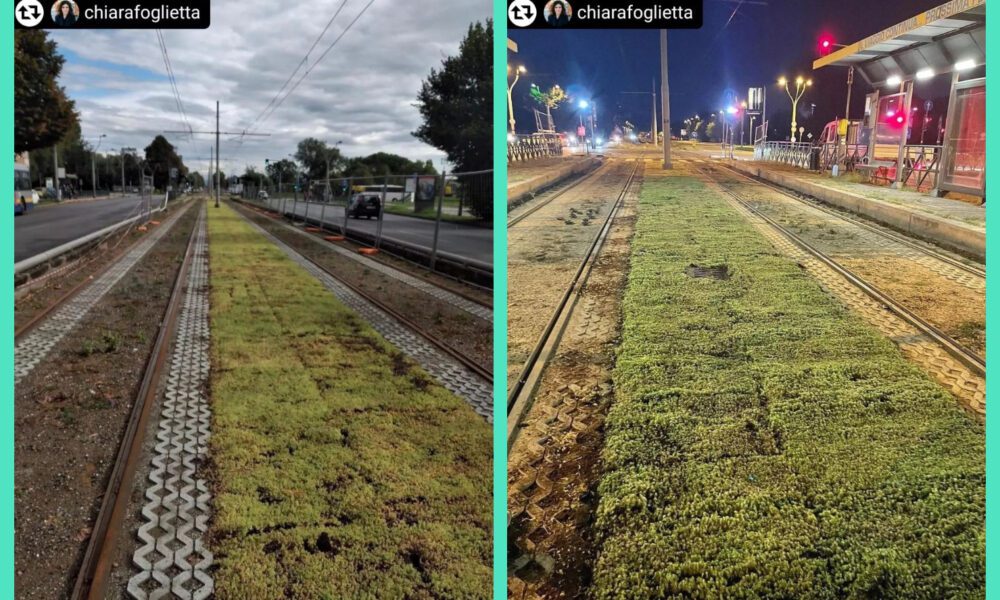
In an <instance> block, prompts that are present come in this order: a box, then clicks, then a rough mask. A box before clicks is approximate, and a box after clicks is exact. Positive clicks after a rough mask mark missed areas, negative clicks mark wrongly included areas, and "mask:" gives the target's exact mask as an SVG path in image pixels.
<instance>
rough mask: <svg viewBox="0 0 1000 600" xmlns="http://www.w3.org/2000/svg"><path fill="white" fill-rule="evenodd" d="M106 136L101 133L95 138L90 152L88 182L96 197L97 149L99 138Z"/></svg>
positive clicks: (99, 143)
mask: <svg viewBox="0 0 1000 600" xmlns="http://www.w3.org/2000/svg"><path fill="white" fill-rule="evenodd" d="M106 137H108V136H107V134H104V133H102V134H101V135H100V137H98V138H97V147H95V148H94V151H93V152H91V153H90V183H91V185H92V188H93V193H94V198H96V197H97V151H98V150H99V149H100V148H101V140H103V139H104V138H106Z"/></svg>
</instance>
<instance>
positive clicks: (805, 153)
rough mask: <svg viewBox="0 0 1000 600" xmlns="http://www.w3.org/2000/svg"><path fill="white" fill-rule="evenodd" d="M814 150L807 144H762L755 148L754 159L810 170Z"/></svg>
mask: <svg viewBox="0 0 1000 600" xmlns="http://www.w3.org/2000/svg"><path fill="white" fill-rule="evenodd" d="M812 149H813V145H812V144H810V143H807V142H762V143H759V144H757V145H756V146H754V149H753V159H754V160H762V161H767V162H777V163H782V164H786V165H792V166H795V167H799V168H802V169H808V168H809V167H810V159H811V156H812Z"/></svg>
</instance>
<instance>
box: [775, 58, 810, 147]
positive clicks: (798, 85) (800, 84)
mask: <svg viewBox="0 0 1000 600" xmlns="http://www.w3.org/2000/svg"><path fill="white" fill-rule="evenodd" d="M812 84H813V82H812V79H809V80H806V79H804V78H803V77H802V76H801V75H800V76H798V77H796V78H795V94H794V95H793V94H792V91H791V90H790V89H788V80H787V79H785V78H784V77H781V78H779V79H778V85H780V86H782V87H783V88H785V93H786V94H788V98H789V99H791V101H792V142H793V143H794V142H795V141H796V139H795V127H796V125H798V123H796V122H795V116H796V114H797V111H798V107H799V100H801V99H802V94H804V93H805V92H806V88H807V87H810V86H812Z"/></svg>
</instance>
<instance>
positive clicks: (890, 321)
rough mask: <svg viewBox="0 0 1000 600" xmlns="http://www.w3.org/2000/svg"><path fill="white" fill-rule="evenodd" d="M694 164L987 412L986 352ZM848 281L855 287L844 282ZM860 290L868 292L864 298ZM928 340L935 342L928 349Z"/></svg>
mask: <svg viewBox="0 0 1000 600" xmlns="http://www.w3.org/2000/svg"><path fill="white" fill-rule="evenodd" d="M694 169H695V171H696V172H698V173H699V174H701V176H702V177H703V178H704V179H705V180H706V181H707V182H708V183H709V184H710V185H711V186H712V187H714V188H715V189H717V190H719V191H721V192H722V193H723V194H725V196H727V197H728V198H729V199H730V200H731V201H732V202H733V203H734V206H735V207H736V208H737V209H738V210H740V211H741V212H743V213H744V214H745V215H746V216H748V218H750V220H751V222H753V223H754V224H755V225H757V226H758V228H759V229H761V230H762V231H763V232H764V233H765V235H766V236H767V237H768V238H769V239H771V241H772V242H773V243H775V244H776V245H778V246H779V249H782V250H784V251H785V252H786V253H787V254H790V255H791V256H792V257H794V258H799V257H804V258H807V259H808V261H803V260H800V264H803V266H804V267H805V268H806V269H807V270H809V271H811V272H812V273H813V274H814V275H816V276H817V277H818V278H819V279H820V281H821V283H823V285H824V286H825V287H828V288H830V289H831V291H833V292H834V293H835V295H838V296H840V297H841V299H842V301H844V302H845V303H847V304H848V306H850V307H851V308H855V309H857V310H858V311H859V312H861V313H862V315H863V316H864V317H865V318H866V319H867V320H869V322H871V323H872V324H873V325H875V326H876V327H878V328H879V329H880V330H882V331H883V332H884V333H886V334H887V335H889V336H890V337H891V338H892V339H893V340H894V341H896V343H897V345H900V346H901V348H902V349H903V350H904V353H906V354H908V355H909V356H910V357H911V358H913V359H914V360H915V361H916V362H918V363H919V364H921V365H922V366H923V367H924V368H925V369H926V370H927V371H928V372H930V373H931V374H932V375H934V376H935V378H936V379H938V381H939V382H940V383H942V384H944V385H945V387H948V388H949V389H951V391H952V392H953V393H954V394H955V395H956V396H957V397H958V398H959V399H960V400H962V402H963V404H964V405H966V407H967V408H969V409H971V410H972V411H973V412H976V413H979V414H984V411H985V381H984V378H985V373H986V360H985V357H983V356H981V355H980V354H978V353H977V352H975V351H973V350H971V349H969V348H968V347H966V346H965V345H963V344H961V343H959V342H957V341H956V340H955V339H953V338H952V337H951V336H949V335H948V334H946V333H944V332H943V331H941V330H940V329H939V328H938V327H936V326H935V325H933V324H931V323H929V322H928V321H927V320H926V319H924V318H923V317H921V316H920V315H918V314H916V313H915V312H914V311H913V310H910V309H909V308H908V307H907V306H905V305H904V303H902V302H900V301H898V300H897V299H895V298H893V297H892V296H890V295H889V294H888V293H886V292H885V291H884V290H882V289H880V288H879V287H878V286H876V285H874V284H872V283H871V282H870V281H868V280H866V279H865V278H862V277H861V276H860V275H858V274H857V273H856V272H855V271H853V270H852V269H850V268H848V267H846V266H844V265H843V264H842V263H841V262H840V261H838V260H836V259H834V258H832V257H831V256H829V255H828V254H827V253H824V252H823V251H821V250H820V249H818V248H816V247H815V245H814V244H811V243H809V242H808V241H806V240H805V239H803V238H802V237H801V236H799V235H797V234H795V233H794V232H792V231H790V230H789V229H788V228H787V227H785V226H783V225H782V224H781V223H779V222H777V220H776V219H774V218H773V217H771V216H769V215H767V214H766V213H764V212H763V211H761V210H760V209H759V208H757V207H756V206H755V205H754V203H753V202H752V201H751V200H749V199H747V198H746V197H745V196H744V195H741V194H740V193H739V192H737V191H735V190H734V189H732V188H730V187H727V186H725V185H723V184H722V183H720V182H719V181H717V180H716V177H715V173H713V172H711V171H710V170H707V169H706V168H705V167H704V165H695V166H694ZM931 252H932V253H933V251H931ZM831 276H832V277H831ZM844 284H846V285H847V286H849V287H850V288H851V290H845V289H844V288H843V287H841V286H842V285H844ZM858 294H861V295H862V296H863V298H859V297H858ZM928 344H930V345H933V346H934V347H935V348H934V349H933V350H931V349H928V348H927V345H928ZM935 350H936V351H935Z"/></svg>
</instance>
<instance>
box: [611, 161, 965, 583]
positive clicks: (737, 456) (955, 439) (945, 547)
mask: <svg viewBox="0 0 1000 600" xmlns="http://www.w3.org/2000/svg"><path fill="white" fill-rule="evenodd" d="M639 215H640V216H639V220H638V224H637V232H636V235H635V239H634V242H633V249H632V259H631V261H632V265H631V272H630V276H629V285H628V289H627V292H626V296H625V300H624V315H625V317H624V329H623V340H622V343H621V346H620V349H619V355H618V359H617V363H616V367H615V371H614V381H615V386H616V401H615V404H614V406H613V407H612V410H611V412H610V414H609V417H608V421H607V435H606V445H605V448H604V450H603V461H604V472H603V474H602V479H601V481H600V485H599V495H600V503H599V508H598V517H597V529H598V535H599V540H600V547H599V557H598V562H597V564H596V567H595V580H594V581H595V583H594V590H593V591H594V597H595V598H598V599H610V598H620V599H625V598H627V599H629V600H641V599H652V598H726V599H731V598H747V599H749V598H762V599H772V598H783V599H792V598H795V599H831V600H832V599H840V598H857V599H900V600H902V599H906V600H917V599H938V598H982V597H983V595H984V585H985V583H984V579H985V547H984V539H985V532H984V518H985V517H984V515H985V508H984V503H985V473H984V460H985V459H984V443H985V442H984V431H983V428H982V426H981V425H979V424H977V423H976V422H974V421H973V420H972V419H971V418H969V417H967V416H966V415H965V414H964V413H962V412H961V411H960V409H959V408H958V407H957V404H956V401H955V400H954V399H953V398H952V397H950V396H949V395H948V394H947V393H946V392H944V391H943V390H942V389H941V388H940V387H939V386H938V385H937V384H936V383H934V382H933V381H932V380H931V379H930V378H929V377H928V376H926V375H925V374H924V373H923V372H921V371H919V370H918V369H917V368H916V367H915V366H913V365H912V364H910V363H908V362H907V361H906V360H905V359H904V357H903V356H902V355H901V354H900V352H899V351H898V349H897V348H896V347H895V346H894V345H893V344H892V343H891V342H890V341H889V340H887V339H886V338H884V337H883V336H881V335H880V334H879V333H878V332H877V331H876V330H874V329H873V328H871V327H870V326H868V325H867V324H866V323H864V322H862V321H861V319H860V318H858V317H856V316H855V315H853V314H852V313H850V312H849V311H847V310H846V309H844V308H843V307H842V306H841V305H840V304H839V303H837V302H836V301H835V300H834V299H833V298H831V297H830V296H828V295H826V294H825V293H824V292H823V291H822V290H821V288H820V287H819V285H818V284H817V283H816V282H815V281H814V280H813V279H811V277H810V276H809V275H808V274H806V273H805V272H804V271H803V270H802V269H801V268H800V267H798V266H797V265H796V264H795V263H794V262H791V261H790V260H787V259H786V258H784V257H783V256H780V255H778V254H777V252H776V251H775V250H774V249H773V248H772V246H770V244H769V243H768V242H767V241H766V240H765V239H764V238H763V237H762V236H760V234H759V233H757V232H756V230H754V229H753V227H752V226H750V225H749V224H748V223H747V222H746V221H744V220H743V219H742V218H741V217H740V216H739V215H738V214H737V213H735V212H734V211H733V210H732V209H731V208H730V207H729V206H728V205H726V204H725V203H724V201H723V200H722V199H721V198H720V197H719V196H717V195H716V194H715V193H714V192H711V191H709V190H707V189H706V188H705V187H704V186H703V185H702V184H700V183H698V182H697V181H695V180H693V179H690V178H686V177H677V178H672V179H670V180H668V181H664V180H658V181H657V180H654V181H647V182H646V183H645V184H644V186H643V191H642V195H641V200H640V211H639ZM692 264H695V265H701V266H718V265H726V266H728V268H729V274H730V276H731V277H730V278H729V279H726V280H716V279H711V278H692V277H689V276H688V275H686V274H685V269H686V268H687V267H688V266H689V265H692Z"/></svg>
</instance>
